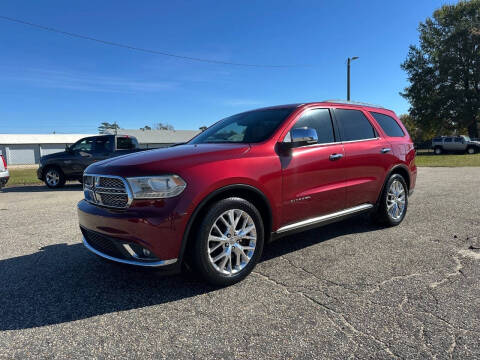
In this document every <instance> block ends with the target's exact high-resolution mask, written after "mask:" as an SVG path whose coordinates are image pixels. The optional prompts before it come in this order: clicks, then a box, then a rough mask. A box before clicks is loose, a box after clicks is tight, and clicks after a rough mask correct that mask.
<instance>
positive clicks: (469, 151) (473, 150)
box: [467, 148, 475, 154]
mask: <svg viewBox="0 0 480 360" xmlns="http://www.w3.org/2000/svg"><path fill="white" fill-rule="evenodd" d="M467 152H468V153H469V154H475V149H474V148H468V149H467Z"/></svg>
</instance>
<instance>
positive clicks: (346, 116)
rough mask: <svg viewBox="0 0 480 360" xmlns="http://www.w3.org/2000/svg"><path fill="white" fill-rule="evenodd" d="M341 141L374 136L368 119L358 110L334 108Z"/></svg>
mask: <svg viewBox="0 0 480 360" xmlns="http://www.w3.org/2000/svg"><path fill="white" fill-rule="evenodd" d="M335 117H336V118H337V120H338V123H339V126H340V133H341V135H342V141H354V140H363V139H372V138H375V137H376V134H375V131H374V129H373V127H372V125H371V124H370V121H368V119H367V118H366V116H365V115H363V113H362V112H361V111H359V110H345V109H335Z"/></svg>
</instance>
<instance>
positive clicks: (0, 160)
mask: <svg viewBox="0 0 480 360" xmlns="http://www.w3.org/2000/svg"><path fill="white" fill-rule="evenodd" d="M9 178H10V173H9V172H8V169H7V161H6V160H5V157H4V156H3V155H2V154H0V189H1V188H2V187H4V186H5V185H6V184H7V182H8V179H9Z"/></svg>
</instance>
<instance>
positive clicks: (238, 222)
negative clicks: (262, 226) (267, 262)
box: [207, 209, 257, 276]
mask: <svg viewBox="0 0 480 360" xmlns="http://www.w3.org/2000/svg"><path fill="white" fill-rule="evenodd" d="M256 243H257V229H256V226H255V223H254V221H253V219H252V217H251V216H250V215H249V214H248V213H246V212H245V211H243V210H240V209H230V210H227V211H225V212H223V213H222V214H221V215H220V216H219V217H218V218H217V219H216V220H215V221H214V223H213V225H212V227H211V228H210V232H209V235H208V246H207V251H208V259H209V260H210V264H211V265H212V266H213V268H214V269H215V270H216V271H217V272H219V273H221V274H222V275H227V276H232V275H235V274H237V273H239V272H240V271H242V270H243V269H244V268H245V267H246V266H247V264H248V263H249V262H250V260H251V258H252V256H253V255H254V253H255V247H256Z"/></svg>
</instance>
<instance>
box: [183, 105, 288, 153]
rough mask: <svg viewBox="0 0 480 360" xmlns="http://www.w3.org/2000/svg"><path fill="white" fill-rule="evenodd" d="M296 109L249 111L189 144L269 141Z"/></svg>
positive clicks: (221, 122) (234, 116)
mask: <svg viewBox="0 0 480 360" xmlns="http://www.w3.org/2000/svg"><path fill="white" fill-rule="evenodd" d="M293 110H294V109H293V108H288V109H267V110H255V111H249V112H245V113H241V114H237V115H233V116H230V117H228V118H226V119H223V120H220V121H219V122H218V123H216V124H215V125H213V126H211V127H209V128H208V129H207V130H205V131H204V132H203V133H201V134H200V135H198V136H197V137H195V138H193V139H192V140H191V141H190V142H189V144H207V143H257V142H261V141H264V140H267V139H268V138H269V137H270V136H272V135H273V132H274V131H275V130H276V129H277V128H278V126H279V125H280V124H281V123H282V122H283V121H284V120H285V119H286V118H287V116H288V115H290V114H291V113H292V111H293Z"/></svg>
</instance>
